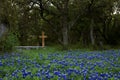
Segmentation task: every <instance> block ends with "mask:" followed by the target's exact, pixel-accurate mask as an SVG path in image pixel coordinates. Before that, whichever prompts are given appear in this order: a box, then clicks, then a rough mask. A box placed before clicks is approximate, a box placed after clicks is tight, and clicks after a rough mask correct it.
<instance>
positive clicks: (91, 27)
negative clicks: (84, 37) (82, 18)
mask: <svg viewBox="0 0 120 80" xmlns="http://www.w3.org/2000/svg"><path fill="white" fill-rule="evenodd" d="M90 39H91V44H92V45H93V46H94V45H95V38H94V20H93V19H91V23H90Z"/></svg>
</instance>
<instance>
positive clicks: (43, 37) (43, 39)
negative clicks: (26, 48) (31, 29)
mask: <svg viewBox="0 0 120 80" xmlns="http://www.w3.org/2000/svg"><path fill="white" fill-rule="evenodd" d="M39 37H40V38H42V47H45V38H47V36H45V33H44V31H42V35H41V36H39Z"/></svg>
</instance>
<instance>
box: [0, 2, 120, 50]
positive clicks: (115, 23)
mask: <svg viewBox="0 0 120 80" xmlns="http://www.w3.org/2000/svg"><path fill="white" fill-rule="evenodd" d="M119 4H120V1H119V0H0V23H1V24H5V25H6V26H7V28H8V31H7V33H5V34H4V37H1V38H0V41H1V42H0V43H1V44H2V45H1V47H3V46H5V45H7V44H3V43H6V42H10V43H9V44H10V45H11V43H12V42H13V43H14V42H16V43H17V45H18V44H19V45H40V44H41V41H40V39H39V38H38V36H39V35H41V31H45V33H46V35H47V36H48V40H47V41H46V42H47V44H48V45H51V44H61V45H63V47H64V48H67V47H68V45H70V44H77V45H78V46H82V47H88V45H91V46H94V47H96V46H103V45H112V46H116V45H119V44H120V42H119V41H120V31H119V30H120V12H119V11H120V5H119ZM31 35H35V36H33V37H30V36H31ZM8 36H9V38H8ZM10 36H11V37H10ZM14 38H15V39H14ZM11 39H13V40H12V41H11ZM9 40H10V41H9ZM14 40H15V41H14ZM16 40H17V41H16ZM12 45H16V44H12Z"/></svg>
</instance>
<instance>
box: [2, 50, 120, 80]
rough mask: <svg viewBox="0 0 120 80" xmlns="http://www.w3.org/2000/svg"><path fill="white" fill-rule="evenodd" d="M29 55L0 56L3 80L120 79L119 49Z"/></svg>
mask: <svg viewBox="0 0 120 80" xmlns="http://www.w3.org/2000/svg"><path fill="white" fill-rule="evenodd" d="M29 54H30V55H29ZM29 54H24V53H12V54H7V53H5V54H4V55H1V56H0V80H120V50H106V51H92V52H83V51H80V50H76V51H63V52H54V53H49V52H48V53H45V54H43V53H41V52H38V53H37V56H35V55H36V54H34V53H29Z"/></svg>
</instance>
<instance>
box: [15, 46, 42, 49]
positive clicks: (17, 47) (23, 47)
mask: <svg viewBox="0 0 120 80" xmlns="http://www.w3.org/2000/svg"><path fill="white" fill-rule="evenodd" d="M15 48H16V49H39V48H42V46H15Z"/></svg>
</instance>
